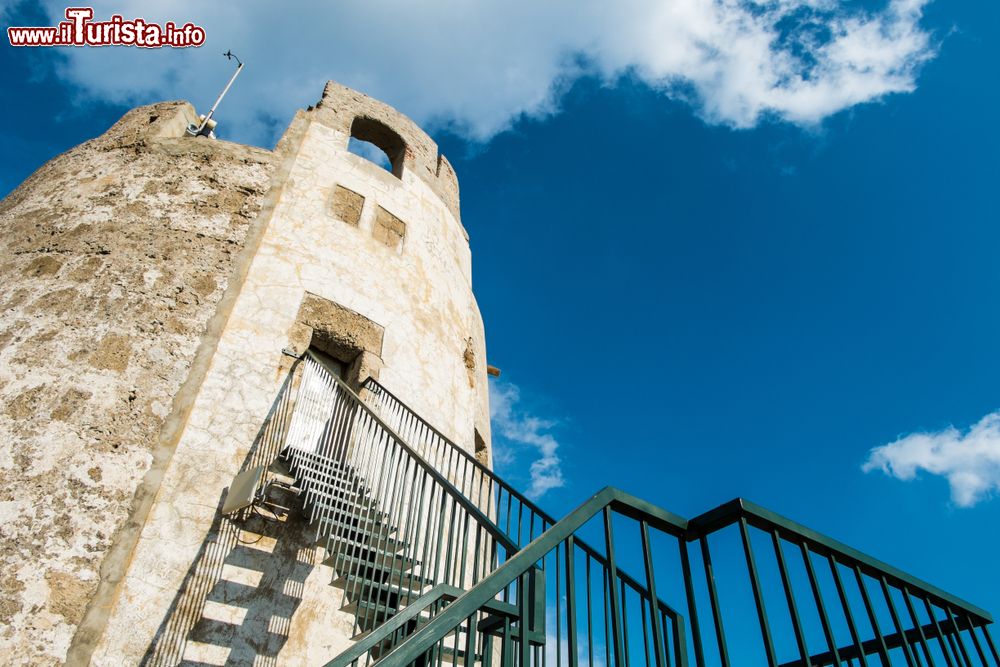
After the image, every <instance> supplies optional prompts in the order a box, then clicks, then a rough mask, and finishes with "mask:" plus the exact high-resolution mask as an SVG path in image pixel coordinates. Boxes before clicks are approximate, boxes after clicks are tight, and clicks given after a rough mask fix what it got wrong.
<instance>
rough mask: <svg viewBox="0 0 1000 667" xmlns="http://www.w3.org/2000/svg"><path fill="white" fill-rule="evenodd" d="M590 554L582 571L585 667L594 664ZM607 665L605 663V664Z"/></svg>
mask: <svg viewBox="0 0 1000 667" xmlns="http://www.w3.org/2000/svg"><path fill="white" fill-rule="evenodd" d="M590 561H591V557H590V554H587V560H585V561H584V565H585V566H584V569H585V570H586V577H587V665H588V666H589V665H593V664H594V619H593V616H594V605H593V601H592V600H591V597H592V595H591V590H590V589H591V579H590ZM605 664H607V663H605Z"/></svg>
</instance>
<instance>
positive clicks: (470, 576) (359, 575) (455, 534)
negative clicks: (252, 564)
mask: <svg viewBox="0 0 1000 667" xmlns="http://www.w3.org/2000/svg"><path fill="white" fill-rule="evenodd" d="M300 372H301V378H300V380H299V387H298V394H297V398H296V404H295V407H294V409H293V411H292V415H291V418H290V421H289V426H288V429H287V432H288V435H287V438H286V441H285V447H284V449H283V451H282V457H283V458H284V459H285V460H286V461H287V462H288V466H289V469H290V472H291V473H292V475H294V478H295V480H296V484H297V485H298V486H299V487H300V488H301V489H302V496H303V501H304V506H305V508H306V510H307V512H308V514H309V519H310V521H311V522H312V524H313V525H314V526H315V530H316V535H317V539H318V540H319V541H320V542H321V543H322V544H323V546H324V547H325V549H326V553H327V555H328V557H327V559H326V561H325V562H326V563H327V564H330V565H332V566H333V568H334V569H335V570H336V572H337V574H338V576H339V581H340V582H342V583H343V585H344V587H345V591H344V594H345V599H346V600H348V601H349V603H350V605H351V607H352V608H353V609H354V610H355V633H358V632H362V631H366V630H370V629H371V628H373V627H376V626H378V625H379V624H381V623H382V622H384V621H385V620H387V619H388V618H390V617H391V616H393V615H394V614H395V613H396V612H397V611H398V610H399V609H400V608H403V607H405V606H406V605H407V604H408V603H409V602H410V601H412V600H414V599H416V598H417V597H419V596H420V595H421V593H422V591H423V590H424V589H425V588H426V587H428V586H431V585H434V584H447V585H450V586H455V587H457V588H462V589H467V588H470V587H472V586H474V585H475V584H476V583H477V582H478V581H480V580H481V579H482V578H483V577H484V576H485V575H486V574H488V573H489V572H491V571H492V570H493V569H494V568H495V567H496V566H497V565H498V564H500V563H503V562H504V561H505V560H506V559H507V558H508V557H509V556H510V555H511V554H512V553H513V552H515V551H516V550H517V545H516V544H514V543H513V542H512V541H511V540H510V539H509V538H508V537H507V534H506V533H505V532H504V531H503V530H501V529H500V528H499V527H498V526H496V524H494V523H493V521H491V520H490V518H489V517H487V516H486V515H485V514H483V512H482V511H481V510H480V508H479V507H478V506H477V505H476V504H475V503H474V502H473V501H472V500H470V499H469V497H467V496H466V495H465V494H464V493H462V492H461V491H459V490H458V489H457V488H455V486H454V485H453V484H452V483H451V481H449V480H448V479H446V478H445V477H444V476H443V475H442V474H441V473H440V472H439V471H438V470H437V469H435V468H434V467H433V466H432V465H430V464H429V463H428V462H427V461H425V460H424V459H423V458H422V457H420V456H419V455H418V454H417V453H416V452H415V451H413V450H412V449H411V448H410V447H409V446H408V445H407V444H406V442H405V441H403V440H402V439H401V438H400V437H399V436H398V435H397V434H396V433H395V432H394V431H393V430H392V429H390V428H389V427H388V426H387V425H386V424H385V423H384V422H383V421H382V420H381V419H379V418H378V417H377V416H376V415H375V414H374V413H373V412H372V411H371V410H370V409H369V408H368V407H367V406H366V405H365V404H364V403H363V402H362V401H361V400H360V399H359V398H358V396H357V395H356V394H354V393H353V392H352V391H351V390H350V388H349V387H347V385H345V384H344V383H343V382H342V381H341V380H340V379H339V378H337V377H335V376H334V375H333V374H332V373H330V372H329V371H328V370H327V369H326V368H325V367H324V366H323V364H322V362H321V361H320V360H319V359H318V358H316V357H313V356H311V355H307V356H306V357H305V358H304V359H303V360H302V362H301V369H300Z"/></svg>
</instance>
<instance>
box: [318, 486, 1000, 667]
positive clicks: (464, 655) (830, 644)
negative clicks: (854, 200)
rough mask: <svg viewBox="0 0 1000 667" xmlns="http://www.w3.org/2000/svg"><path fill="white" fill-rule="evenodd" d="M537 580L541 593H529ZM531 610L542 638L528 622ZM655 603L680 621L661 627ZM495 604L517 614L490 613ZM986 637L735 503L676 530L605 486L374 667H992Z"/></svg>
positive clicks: (925, 596)
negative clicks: (626, 570)
mask: <svg viewBox="0 0 1000 667" xmlns="http://www.w3.org/2000/svg"><path fill="white" fill-rule="evenodd" d="M588 532H595V533H600V534H601V535H602V536H603V549H601V551H602V552H603V553H602V555H603V559H604V566H597V565H596V564H595V562H594V560H593V558H592V557H591V556H590V555H589V554H588V553H587V552H585V551H582V550H581V549H580V548H579V536H580V535H582V534H584V533H588ZM546 562H548V563H549V565H548V567H546V568H545V569H544V570H540V569H539V567H540V565H543V564H545V563H546ZM632 563H637V564H640V566H641V568H642V570H643V572H644V575H645V576H644V580H645V581H644V586H643V588H644V589H645V590H646V591H648V592H649V595H648V596H645V597H642V596H635V595H630V594H629V589H628V588H627V587H624V586H622V585H621V584H620V579H619V578H618V577H617V574H618V571H619V568H620V567H621V565H623V564H632ZM539 572H543V573H544V577H545V580H546V581H545V582H544V583H543V584H541V585H540V584H539V582H538V581H537V580H536V581H530V579H531V577H535V578H536V579H537V576H538V573H539ZM616 582H618V583H616ZM540 599H541V600H542V601H544V607H545V612H544V614H545V617H546V619H547V622H546V631H545V633H544V634H543V635H541V636H539V634H538V633H537V632H534V631H533V628H532V625H531V623H526V619H529V618H531V616H532V613H533V612H532V610H533V609H537V607H538V606H539V601H540ZM663 599H666V600H667V602H671V601H672V600H676V602H675V603H674V606H675V607H676V608H677V609H680V610H683V611H684V616H682V615H681V614H680V613H679V612H675V611H673V610H672V609H671V610H670V613H665V612H664V608H666V609H670V608H669V607H665V603H662V602H661V600H663ZM497 600H503V601H506V602H508V603H510V604H512V605H514V607H515V608H516V609H517V614H516V615H506V616H503V617H502V618H499V617H497V616H496V614H494V613H491V612H490V611H489V608H490V606H491V605H493V604H494V603H495V602H496V601H497ZM650 600H657V601H658V603H657V605H652V604H651V603H650ZM661 604H663V605H664V606H660V605H661ZM537 613H538V612H537V611H535V612H534V614H535V616H537ZM685 617H686V619H685ZM991 623H992V618H991V617H990V615H989V614H988V613H987V612H985V611H983V610H982V609H979V608H977V607H975V606H973V605H970V604H968V603H966V602H964V601H962V600H960V599H958V598H956V597H954V596H952V595H949V594H948V593H945V592H944V591H941V590H939V589H937V588H935V587H933V586H931V585H929V584H926V583H924V582H922V581H920V580H918V579H916V578H914V577H911V576H909V575H907V574H905V573H903V572H901V571H899V570H897V569H895V568H893V567H891V566H889V565H887V564H885V563H882V562H880V561H878V560H876V559H874V558H871V557H870V556H867V555H865V554H863V553H861V552H858V551H856V550H854V549H852V548H850V547H848V546H846V545H843V544H841V543H839V542H837V541H835V540H832V539H830V538H828V537H825V536H823V535H820V534H819V533H816V532H814V531H811V530H809V529H808V528H805V527H804V526H801V525H799V524H797V523H795V522H793V521H790V520H788V519H785V518H783V517H781V516H778V515H776V514H774V513H772V512H770V511H768V510H765V509H763V508H761V507H758V506H756V505H754V504H752V503H749V502H746V501H743V500H734V501H732V502H730V503H727V504H725V505H723V506H721V507H719V508H716V509H715V510H712V511H710V512H707V513H706V514H703V515H701V516H699V517H697V518H695V519H692V520H691V521H687V520H685V519H683V518H681V517H679V516H677V515H675V514H672V513H670V512H667V511H666V510H663V509H661V508H658V507H656V506H654V505H651V504H649V503H647V502H644V501H642V500H640V499H638V498H635V497H633V496H630V495H628V494H625V493H623V492H621V491H618V490H616V489H611V488H607V489H604V490H603V491H601V492H599V493H598V494H596V495H595V496H593V497H592V498H591V499H589V500H588V501H587V502H585V503H584V504H582V505H581V506H580V507H579V508H577V509H576V510H574V511H573V512H571V513H570V514H569V515H568V516H567V517H566V518H565V519H563V520H562V521H559V522H558V523H556V524H555V525H554V526H552V527H551V528H549V529H548V530H547V531H546V532H545V533H543V534H542V535H541V536H539V537H538V538H536V539H535V540H533V541H532V542H531V543H530V544H528V545H527V546H525V547H524V548H522V549H521V550H520V551H518V552H517V553H516V554H513V555H512V556H510V557H509V559H508V560H507V561H506V562H505V563H503V564H502V565H500V566H499V567H498V568H497V569H496V570H495V571H493V572H492V573H491V574H489V575H488V576H486V577H485V578H484V579H483V580H482V581H481V582H480V583H479V584H478V585H476V586H475V587H474V588H472V589H470V590H468V591H467V592H466V593H464V594H462V595H461V596H460V597H458V598H457V599H456V600H455V601H454V602H452V603H451V604H448V605H447V606H445V607H444V608H443V609H441V610H440V611H439V612H438V613H437V614H436V615H435V616H434V617H433V618H431V619H430V620H429V622H427V623H426V625H424V626H423V627H421V628H419V629H417V630H416V631H415V632H413V633H412V634H411V635H410V636H409V637H407V638H406V639H405V640H403V641H402V642H400V643H398V644H397V645H396V646H395V647H394V648H392V649H391V650H390V651H389V652H388V653H387V654H384V656H383V657H382V658H381V660H380V664H384V665H387V666H389V667H395V666H402V665H411V664H423V665H430V664H437V665H441V664H443V663H445V662H447V663H449V664H465V665H473V664H476V663H479V664H482V665H483V666H484V667H486V666H489V665H492V664H494V663H497V664H499V665H503V666H504V667H506V666H508V665H510V666H514V665H517V666H522V667H526V666H528V665H546V664H550V663H551V664H554V665H556V666H557V667H561V665H562V664H563V663H565V664H566V665H568V666H570V667H576V666H577V665H579V664H581V663H584V664H588V665H595V664H603V665H606V666H609V667H610V666H611V665H616V666H617V665H622V666H625V667H630V666H631V665H638V664H646V665H650V664H655V665H657V666H658V667H662V666H665V665H687V664H689V659H690V656H693V661H694V664H696V665H698V666H699V667H701V666H703V665H723V666H728V665H741V666H742V665H758V664H760V665H768V666H769V667H792V666H799V665H801V666H803V667H804V666H806V665H810V666H815V667H819V666H822V665H865V666H867V665H873V666H874V665H883V666H889V665H906V666H907V667H917V666H921V667H922V666H923V665H927V666H928V667H933V666H934V665H948V667H971V666H972V665H988V666H993V667H998V666H1000V656H998V654H997V648H996V645H995V643H994V641H993V638H992V637H991V636H990V633H989V630H988V628H987V626H988V625H989V624H991ZM522 626H525V627H522ZM459 649H461V650H459ZM357 662H358V660H357V659H347V657H346V656H345V659H344V660H343V661H335V662H334V663H331V664H337V665H341V664H351V665H353V664H357Z"/></svg>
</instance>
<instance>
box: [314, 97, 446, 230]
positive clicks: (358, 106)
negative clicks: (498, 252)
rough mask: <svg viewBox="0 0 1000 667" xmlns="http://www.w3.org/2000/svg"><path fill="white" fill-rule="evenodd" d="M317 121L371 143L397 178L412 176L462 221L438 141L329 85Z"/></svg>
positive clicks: (391, 112) (383, 107)
mask: <svg viewBox="0 0 1000 667" xmlns="http://www.w3.org/2000/svg"><path fill="white" fill-rule="evenodd" d="M310 113H311V114H312V115H313V116H314V117H315V119H316V120H317V121H318V122H320V123H323V124H324V125H326V126H327V127H330V128H332V129H334V130H337V131H339V132H341V133H343V134H345V135H347V136H348V137H354V138H356V139H360V140H362V141H367V142H369V143H372V144H375V145H376V146H378V147H379V148H381V149H382V150H383V151H385V154H386V155H387V156H388V157H389V162H390V163H391V165H392V173H393V174H394V175H395V176H396V177H397V178H403V177H404V174H412V175H413V176H415V177H416V178H419V179H420V180H422V181H423V182H424V183H426V184H427V185H428V186H429V187H430V188H431V190H433V191H434V192H435V194H437V195H438V197H440V198H441V201H442V202H444V204H445V206H446V207H447V208H448V210H449V211H450V212H451V213H452V215H454V216H455V219H456V220H459V219H460V215H459V199H458V177H457V176H456V175H455V170H454V169H453V168H452V166H451V164H450V163H449V162H448V159H447V158H446V157H445V156H444V155H442V154H441V153H439V152H438V145H437V143H436V142H435V141H434V140H433V139H431V138H430V136H429V135H428V134H427V133H426V132H424V131H423V130H422V129H421V128H420V126H419V125H417V124H416V123H415V122H413V121H412V120H411V119H410V118H408V117H407V116H405V115H403V114H402V113H400V112H399V111H397V110H396V109H394V108H392V107H391V106H389V105H388V104H386V103H385V102H380V101H379V100H376V99H374V98H371V97H368V96H367V95H365V94H363V93H359V92H358V91H356V90H352V89H350V88H347V87H346V86H342V85H340V84H339V83H337V82H335V81H329V82H327V84H326V87H325V88H324V89H323V97H322V99H320V101H319V102H318V103H317V104H316V106H315V108H314V109H313V110H311V111H310Z"/></svg>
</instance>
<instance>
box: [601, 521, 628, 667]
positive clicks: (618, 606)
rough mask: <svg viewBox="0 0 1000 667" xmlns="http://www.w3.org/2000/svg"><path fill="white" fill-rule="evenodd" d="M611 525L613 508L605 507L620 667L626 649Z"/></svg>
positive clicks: (614, 627)
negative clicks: (623, 638) (623, 642)
mask: <svg viewBox="0 0 1000 667" xmlns="http://www.w3.org/2000/svg"><path fill="white" fill-rule="evenodd" d="M611 524H612V520H611V508H610V507H605V508H604V540H605V545H606V548H607V551H608V583H609V585H610V589H611V626H612V632H613V633H614V652H615V665H616V666H619V667H620V666H621V665H622V664H623V660H622V658H623V656H624V654H625V649H624V646H623V645H622V634H623V633H622V616H621V599H620V598H619V597H618V586H617V585H616V582H617V581H618V568H617V566H616V565H615V537H614V528H613V527H612V525H611Z"/></svg>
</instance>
